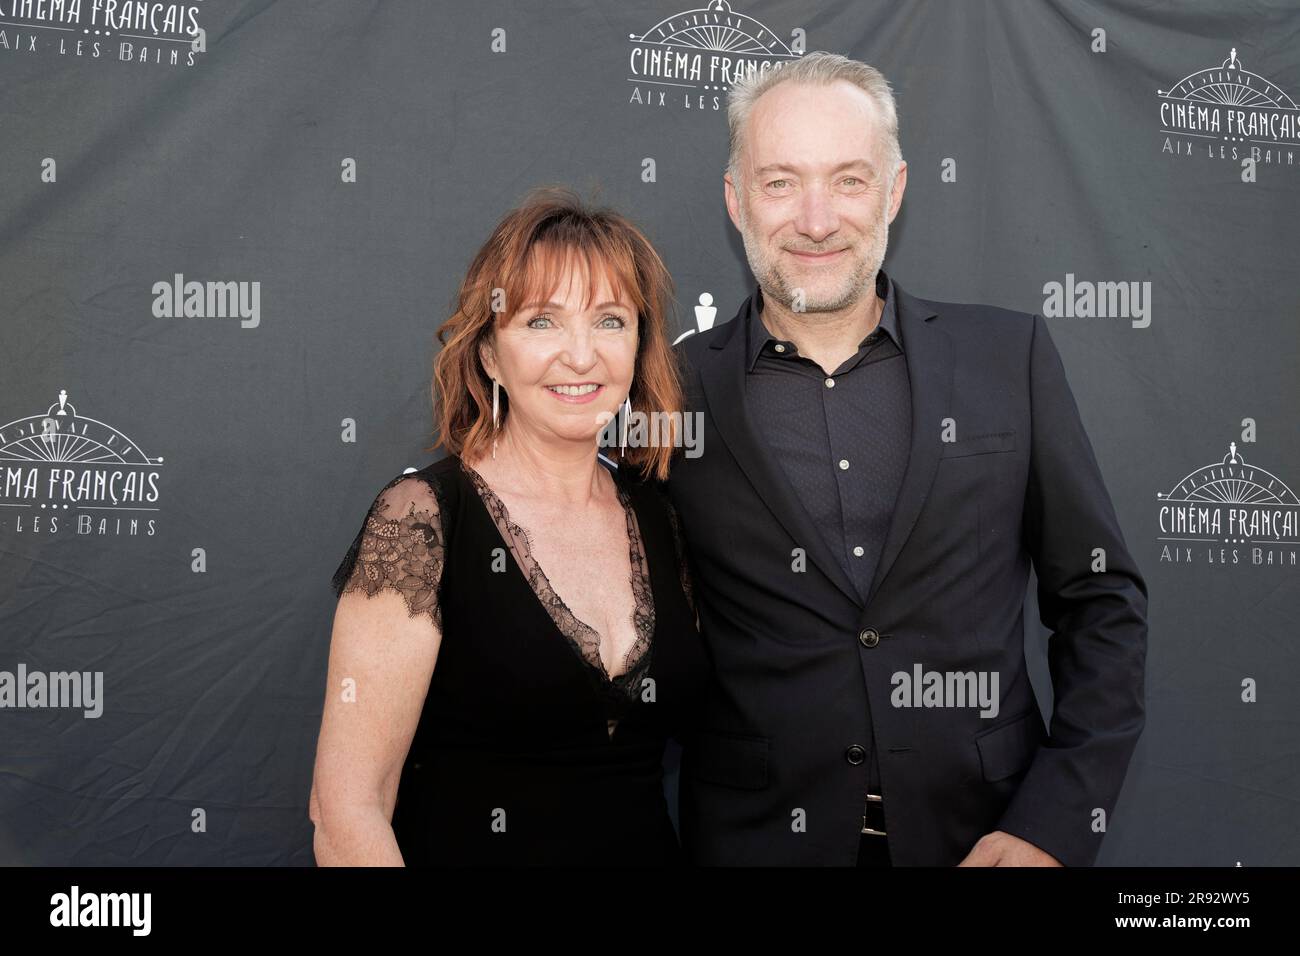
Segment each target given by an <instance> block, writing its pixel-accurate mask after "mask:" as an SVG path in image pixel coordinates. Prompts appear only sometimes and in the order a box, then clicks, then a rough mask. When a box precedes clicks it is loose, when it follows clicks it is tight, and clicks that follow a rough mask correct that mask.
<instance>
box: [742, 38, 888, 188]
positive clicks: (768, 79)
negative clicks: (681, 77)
mask: <svg viewBox="0 0 1300 956" xmlns="http://www.w3.org/2000/svg"><path fill="white" fill-rule="evenodd" d="M836 80H848V82H850V83H852V84H853V85H854V86H856V87H858V88H859V89H861V90H863V91H864V92H865V93H866V94H867V95H868V96H870V97H871V99H872V102H874V103H875V104H876V107H877V110H878V112H879V114H880V117H881V120H882V125H883V126H884V132H885V160H886V161H887V162H888V163H889V169H888V177H889V183H890V184H892V183H893V179H894V175H895V173H896V172H897V170H898V164H899V163H900V162H902V159H903V152H902V149H901V148H900V147H899V145H898V109H897V107H896V106H895V105H894V93H893V91H892V90H891V89H890V88H889V81H888V80H886V79H885V78H884V76H883V75H881V73H880V71H879V70H877V69H876V68H875V67H873V66H867V64H865V63H862V62H859V61H858V60H850V59H849V58H848V57H846V56H841V55H840V54H838V53H827V52H825V51H822V50H818V51H816V52H814V53H809V54H806V55H805V56H803V57H801V58H799V59H798V60H795V61H793V62H791V63H789V64H787V65H785V66H782V67H781V68H780V69H775V70H768V71H767V72H766V73H760V72H758V71H754V72H753V73H746V74H745V75H744V76H742V77H741V78H740V79H739V80H737V81H736V82H735V83H733V84H732V86H731V94H730V97H729V99H728V102H727V125H728V127H729V128H730V151H729V154H728V156H727V170H726V171H727V172H729V173H731V179H732V182H734V183H736V184H737V186H739V184H740V178H739V176H738V172H739V169H738V165H739V161H740V146H741V143H742V142H743V141H744V134H745V126H746V124H747V123H748V122H749V114H750V111H751V110H752V109H753V108H754V103H755V102H757V100H758V98H759V97H760V96H762V95H763V94H764V93H766V92H767V91H768V90H770V89H771V88H772V87H774V86H776V85H778V84H780V83H805V84H808V85H812V86H827V85H829V84H831V83H834V82H835V81H836Z"/></svg>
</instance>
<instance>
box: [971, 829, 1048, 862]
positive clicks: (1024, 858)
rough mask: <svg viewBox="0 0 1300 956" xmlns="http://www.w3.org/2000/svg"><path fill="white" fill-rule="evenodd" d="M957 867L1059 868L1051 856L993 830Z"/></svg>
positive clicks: (1015, 838) (985, 835)
mask: <svg viewBox="0 0 1300 956" xmlns="http://www.w3.org/2000/svg"><path fill="white" fill-rule="evenodd" d="M957 865H958V866H1061V865H1062V863H1061V862H1060V861H1059V860H1057V858H1056V857H1054V856H1052V854H1050V853H1047V852H1045V851H1043V850H1040V849H1039V848H1038V847H1036V846H1034V845H1033V844H1032V843H1030V842H1029V841H1028V840H1022V839H1020V837H1015V836H1012V835H1011V834H1010V833H1003V832H1002V831H1001V830H994V831H993V832H992V833H986V834H984V836H982V837H980V838H979V842H978V843H976V844H975V846H974V847H972V848H971V851H970V852H969V853H967V854H966V859H964V860H962V861H961V862H960V863H958V864H957Z"/></svg>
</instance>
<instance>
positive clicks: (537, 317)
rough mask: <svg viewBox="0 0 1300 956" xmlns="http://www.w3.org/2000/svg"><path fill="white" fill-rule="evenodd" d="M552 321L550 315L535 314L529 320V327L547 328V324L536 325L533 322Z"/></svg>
mask: <svg viewBox="0 0 1300 956" xmlns="http://www.w3.org/2000/svg"><path fill="white" fill-rule="evenodd" d="M550 321H551V317H550V316H549V315H535V316H533V317H532V318H531V319H529V320H528V327H529V328H530V329H544V328H547V326H545V325H534V324H533V323H535V322H550Z"/></svg>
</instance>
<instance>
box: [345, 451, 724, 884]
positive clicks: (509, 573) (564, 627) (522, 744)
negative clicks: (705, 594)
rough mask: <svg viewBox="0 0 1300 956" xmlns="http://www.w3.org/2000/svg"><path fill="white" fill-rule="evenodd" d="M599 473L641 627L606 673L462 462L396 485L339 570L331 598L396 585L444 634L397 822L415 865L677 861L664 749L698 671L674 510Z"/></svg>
mask: <svg viewBox="0 0 1300 956" xmlns="http://www.w3.org/2000/svg"><path fill="white" fill-rule="evenodd" d="M610 470H611V473H612V474H613V475H614V477H615V483H616V486H617V488H618V494H619V498H620V500H621V501H622V502H623V505H624V511H625V513H626V515H627V529H626V532H627V537H628V547H629V556H630V558H631V568H632V585H633V596H634V598H635V603H636V606H635V612H634V620H635V623H636V627H637V631H638V639H637V641H636V644H635V646H634V647H633V648H632V649H631V651H630V652H629V653H628V655H627V659H626V660H625V661H624V667H623V668H615V671H616V676H615V677H614V678H613V679H610V678H609V676H608V674H607V672H606V670H605V668H604V665H603V663H602V661H601V659H600V655H599V646H600V638H599V635H597V634H596V632H595V631H594V630H592V629H591V628H590V627H588V626H587V625H586V624H584V623H582V622H581V621H579V620H577V618H575V617H574V616H573V614H572V613H571V612H570V611H569V609H568V608H567V607H566V606H565V604H564V602H563V601H562V600H560V598H559V596H558V595H557V594H556V593H555V592H554V591H553V590H552V589H551V586H550V584H549V582H548V581H547V579H546V575H545V574H544V573H543V571H542V569H541V568H540V567H539V566H538V565H537V563H536V561H535V560H534V559H533V557H532V554H531V548H530V547H529V542H528V537H527V534H526V533H525V532H524V530H523V529H522V528H520V527H519V526H518V525H515V524H513V523H512V522H511V521H510V519H509V515H508V514H507V512H506V509H505V506H504V504H503V503H502V501H501V500H500V498H498V497H497V496H496V495H495V494H494V493H493V492H492V490H491V489H490V488H488V486H487V484H486V483H485V482H484V481H483V479H482V477H481V476H479V474H478V473H477V472H475V471H473V470H472V469H471V468H470V467H469V466H468V465H467V464H465V463H464V462H462V461H461V459H460V458H458V457H456V456H450V457H448V458H444V459H443V460H441V461H438V462H435V463H434V464H432V465H429V466H427V467H425V468H422V469H420V470H419V471H414V472H410V473H408V474H404V475H400V476H398V477H396V478H393V479H392V480H391V481H389V482H388V483H387V484H386V485H385V486H384V488H383V489H382V490H381V491H380V492H379V494H378V495H377V496H376V498H375V501H374V503H373V504H372V505H371V508H370V511H369V513H368V514H367V516H366V520H365V521H364V522H363V525H362V527H361V530H360V531H358V533H357V536H356V540H355V541H354V542H353V544H352V547H351V549H350V550H349V551H348V554H347V556H346V557H345V558H344V559H343V562H342V564H341V565H340V566H339V568H338V570H337V571H336V572H335V575H334V580H333V586H334V589H335V593H336V594H337V595H339V596H340V597H341V596H342V595H343V594H344V593H346V592H348V591H353V590H359V591H362V592H364V593H365V594H367V595H373V594H375V593H378V592H379V591H380V590H383V589H385V588H392V589H395V590H397V591H398V592H399V593H401V594H402V595H403V597H404V598H405V601H406V605H407V608H408V610H409V611H410V613H411V615H412V616H416V615H426V616H427V617H428V618H429V619H430V620H431V621H432V622H434V623H435V624H437V625H438V626H439V627H440V628H441V631H442V636H441V645H440V649H439V651H438V658H437V662H436V666H435V667H434V670H433V677H432V679H431V681H430V684H429V690H428V694H427V696H426V698H425V702H424V709H423V712H422V714H421V716H420V721H419V725H418V727H417V729H416V731H415V736H414V739H413V740H412V743H411V748H410V752H409V753H408V755H407V758H406V762H405V764H404V766H403V769H402V776H401V782H400V784H399V787H398V795H397V805H396V809H395V811H394V814H393V832H394V834H395V835H396V837H397V842H398V845H399V846H400V848H401V850H402V856H403V859H404V860H405V862H406V863H407V865H408V866H410V865H508V864H548V865H617V866H625V865H662V864H668V863H680V862H682V856H681V852H680V848H679V845H678V841H677V837H676V834H675V832H674V830H673V826H672V821H671V819H670V818H669V815H668V806H667V802H666V800H665V797H664V791H663V769H662V761H663V755H664V745H665V740H666V739H667V738H668V737H670V736H672V737H676V738H677V739H678V740H682V739H684V737H685V735H687V734H688V733H689V731H690V729H691V728H692V727H693V725H694V721H695V717H696V714H697V712H698V706H699V703H700V700H701V698H702V695H703V692H704V685H705V682H706V680H707V667H708V664H707V659H706V657H705V654H704V650H703V647H702V645H701V643H700V639H699V635H698V633H697V631H696V626H695V614H694V611H693V609H692V606H691V603H690V601H691V595H690V580H689V577H688V576H687V575H686V573H685V568H686V565H685V561H684V558H683V555H682V552H681V538H680V534H679V533H678V529H677V526H676V516H675V514H674V512H673V510H672V506H671V505H670V504H669V503H668V500H667V498H666V497H664V496H663V494H662V493H661V492H660V491H659V490H658V489H657V488H656V487H655V486H654V485H653V484H649V483H643V482H639V481H633V480H631V479H630V478H629V477H626V476H620V475H619V471H618V469H610ZM614 531H615V529H611V533H614ZM617 531H618V532H620V533H621V532H622V531H623V529H622V528H619V529H617ZM619 670H622V671H623V673H618V671H619Z"/></svg>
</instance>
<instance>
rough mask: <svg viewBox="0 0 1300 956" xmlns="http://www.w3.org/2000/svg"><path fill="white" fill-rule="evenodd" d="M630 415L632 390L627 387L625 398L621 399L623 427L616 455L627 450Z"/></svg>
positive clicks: (621, 455)
mask: <svg viewBox="0 0 1300 956" xmlns="http://www.w3.org/2000/svg"><path fill="white" fill-rule="evenodd" d="M631 417H632V390H631V389H628V393H627V398H625V399H623V428H622V433H623V434H622V437H621V438H620V439H619V443H618V457H619V458H622V457H623V452H625V451H626V450H627V421H628V419H629V418H631Z"/></svg>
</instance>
